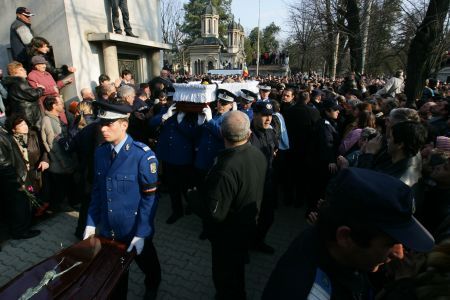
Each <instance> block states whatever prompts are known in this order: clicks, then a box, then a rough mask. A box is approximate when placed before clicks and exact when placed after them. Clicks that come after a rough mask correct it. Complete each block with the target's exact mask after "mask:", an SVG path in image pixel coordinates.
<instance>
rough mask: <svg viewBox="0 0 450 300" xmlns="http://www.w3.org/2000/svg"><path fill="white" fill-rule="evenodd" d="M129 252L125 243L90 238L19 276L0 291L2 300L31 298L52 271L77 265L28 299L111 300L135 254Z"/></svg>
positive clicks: (63, 269) (58, 271) (59, 270)
mask: <svg viewBox="0 0 450 300" xmlns="http://www.w3.org/2000/svg"><path fill="white" fill-rule="evenodd" d="M126 250H127V247H126V245H125V244H123V243H119V242H117V241H113V240H109V239H105V238H101V237H91V238H89V239H86V240H84V241H81V242H79V243H77V244H74V245H72V246H70V247H68V248H66V249H64V250H62V251H60V252H59V253H57V254H55V255H53V256H51V257H49V258H47V259H45V260H44V261H42V262H40V263H38V264H36V265H34V266H33V267H31V268H29V269H28V270H26V271H24V272H23V273H21V274H19V275H18V276H17V277H16V278H14V279H13V280H11V281H10V282H9V283H7V284H6V285H5V286H3V287H2V288H0V299H1V300H11V299H20V298H21V297H23V296H24V295H25V294H28V295H29V294H30V290H28V289H30V288H35V287H37V286H39V284H40V282H41V281H42V279H43V278H44V276H45V275H46V273H47V275H48V272H49V271H51V270H53V269H54V270H55V272H56V273H60V272H63V271H65V270H67V269H69V268H70V267H72V266H74V265H75V264H76V263H77V262H81V264H79V265H76V266H74V267H73V268H72V269H70V270H68V271H67V272H65V273H64V274H62V275H60V276H58V277H56V278H54V279H53V280H51V281H49V282H48V284H47V285H44V286H43V287H42V288H41V289H40V290H39V292H37V293H36V294H35V295H33V296H32V297H31V298H29V299H33V300H35V299H36V300H39V299H77V300H81V299H83V300H85V299H108V298H109V297H110V296H111V294H112V292H113V291H114V288H115V286H116V284H117V283H118V281H119V279H120V278H121V277H122V275H124V274H125V273H126V272H127V271H128V268H129V266H130V264H131V262H132V261H133V257H134V252H132V253H128V252H126ZM61 261H62V262H61ZM58 264H59V265H58ZM55 267H56V269H55ZM27 290H28V292H27ZM26 298H27V297H23V298H22V299H26Z"/></svg>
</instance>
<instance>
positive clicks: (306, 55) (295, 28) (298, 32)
mask: <svg viewBox="0 0 450 300" xmlns="http://www.w3.org/2000/svg"><path fill="white" fill-rule="evenodd" d="M290 13H291V16H290V24H291V33H292V37H293V39H294V41H295V43H296V46H297V49H298V56H299V60H300V64H299V67H300V70H302V71H305V70H306V69H307V68H308V67H311V65H312V63H311V57H310V56H311V55H312V54H313V52H314V51H313V49H314V46H315V44H316V41H317V39H318V34H317V33H318V32H317V31H318V30H317V29H318V25H319V24H318V22H317V18H316V16H314V15H313V14H311V10H310V7H309V6H308V3H306V2H302V3H299V5H292V6H291V7H290Z"/></svg>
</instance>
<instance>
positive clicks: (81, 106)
mask: <svg viewBox="0 0 450 300" xmlns="http://www.w3.org/2000/svg"><path fill="white" fill-rule="evenodd" d="M77 111H78V113H79V114H80V122H78V129H83V128H84V127H86V125H87V121H86V119H85V117H84V116H85V115H92V114H93V113H94V112H93V109H92V103H91V102H90V101H82V102H80V103H78V107H77Z"/></svg>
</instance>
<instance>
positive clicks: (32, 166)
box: [7, 115, 49, 214]
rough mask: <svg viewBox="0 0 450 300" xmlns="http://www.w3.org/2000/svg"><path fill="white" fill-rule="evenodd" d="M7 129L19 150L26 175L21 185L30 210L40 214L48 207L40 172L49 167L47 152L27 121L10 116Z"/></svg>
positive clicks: (23, 118) (16, 116)
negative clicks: (27, 198) (26, 196)
mask: <svg viewBox="0 0 450 300" xmlns="http://www.w3.org/2000/svg"><path fill="white" fill-rule="evenodd" d="M7 127H8V129H9V132H10V134H11V135H12V140H13V141H14V142H15V145H16V146H17V149H19V153H20V158H21V159H22V161H23V164H21V166H24V168H25V170H23V173H24V174H26V176H25V178H24V180H23V185H24V189H25V190H26V193H27V195H28V196H29V198H30V201H31V204H32V208H33V209H34V210H35V211H36V213H37V214H42V213H43V211H44V210H45V209H46V208H47V207H48V203H47V202H45V201H46V200H45V193H44V192H43V189H42V187H43V185H42V172H44V171H45V170H46V169H48V167H49V159H48V155H47V152H46V151H45V148H44V146H43V144H42V140H41V137H40V134H38V133H37V132H36V131H35V130H34V129H32V128H30V126H29V125H28V120H27V119H26V118H25V117H24V116H22V115H11V116H10V117H9V118H8V120H7Z"/></svg>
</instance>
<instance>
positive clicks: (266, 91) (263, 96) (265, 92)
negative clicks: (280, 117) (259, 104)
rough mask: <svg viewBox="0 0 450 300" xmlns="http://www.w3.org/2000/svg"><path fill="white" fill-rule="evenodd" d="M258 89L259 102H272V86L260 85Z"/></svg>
mask: <svg viewBox="0 0 450 300" xmlns="http://www.w3.org/2000/svg"><path fill="white" fill-rule="evenodd" d="M258 88H259V100H258V101H263V102H270V98H269V95H270V91H271V90H272V88H271V87H270V85H267V84H260V85H258Z"/></svg>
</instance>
